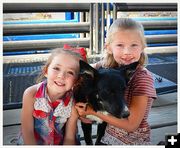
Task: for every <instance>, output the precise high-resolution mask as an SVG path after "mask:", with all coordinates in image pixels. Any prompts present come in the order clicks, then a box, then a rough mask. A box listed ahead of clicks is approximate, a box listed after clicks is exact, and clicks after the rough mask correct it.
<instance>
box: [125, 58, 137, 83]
mask: <svg viewBox="0 0 180 148" xmlns="http://www.w3.org/2000/svg"><path fill="white" fill-rule="evenodd" d="M138 64H139V62H134V63H132V64H129V65H126V70H125V71H126V81H129V80H130V79H131V77H132V76H133V74H134V72H135V70H136V68H137V66H138Z"/></svg>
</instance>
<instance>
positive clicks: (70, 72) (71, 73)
mask: <svg viewBox="0 0 180 148" xmlns="http://www.w3.org/2000/svg"><path fill="white" fill-rule="evenodd" d="M67 73H68V74H70V75H72V76H74V75H75V73H74V72H72V71H68V72H67Z"/></svg>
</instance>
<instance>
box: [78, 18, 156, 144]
mask: <svg viewBox="0 0 180 148" xmlns="http://www.w3.org/2000/svg"><path fill="white" fill-rule="evenodd" d="M105 46H106V56H105V58H104V59H103V60H102V61H100V62H98V63H96V64H94V65H93V66H94V67H95V68H97V69H98V68H100V67H105V68H115V67H118V66H121V65H128V64H131V63H133V62H136V61H138V62H139V65H138V67H137V69H136V71H135V72H134V74H133V77H132V78H131V79H130V81H129V82H128V86H127V88H126V90H125V98H126V102H127V105H128V108H129V111H130V116H129V117H128V118H126V119H119V118H116V117H114V116H112V115H103V114H101V113H99V112H95V111H94V110H92V108H90V107H88V109H87V110H86V111H85V106H86V105H85V104H83V103H77V104H76V106H75V107H76V109H77V110H78V112H79V115H81V116H85V115H87V114H92V115H96V116H97V117H99V118H101V119H102V120H104V121H105V122H107V123H108V125H107V127H106V130H105V134H104V136H103V137H102V139H101V142H102V143H101V144H107V145H145V144H150V126H149V124H148V122H147V118H148V114H149V111H150V109H151V106H152V102H153V100H154V99H155V98H156V91H155V88H154V84H153V78H152V75H151V73H150V72H149V71H148V70H147V69H146V68H145V67H144V64H145V61H146V56H145V53H144V48H145V47H146V41H145V37H144V29H143V26H142V25H141V24H139V23H138V22H136V21H134V20H132V19H130V18H119V19H117V20H116V21H114V22H113V24H112V25H111V27H110V28H109V31H108V35H107V42H106V45H105ZM112 101H113V100H112Z"/></svg>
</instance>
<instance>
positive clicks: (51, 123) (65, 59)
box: [18, 48, 82, 145]
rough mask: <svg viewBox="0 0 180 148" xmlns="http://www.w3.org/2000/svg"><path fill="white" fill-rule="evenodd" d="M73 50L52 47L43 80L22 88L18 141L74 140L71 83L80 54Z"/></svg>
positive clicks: (67, 142) (62, 141) (55, 142)
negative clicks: (23, 90) (20, 131)
mask: <svg viewBox="0 0 180 148" xmlns="http://www.w3.org/2000/svg"><path fill="white" fill-rule="evenodd" d="M74 51H75V52H74ZM74 51H73V49H68V50H67V49H66V50H65V49H61V48H57V49H54V50H53V51H52V54H51V55H50V57H49V58H48V60H47V62H46V64H45V66H44V67H43V70H42V74H41V77H44V78H45V80H43V81H42V82H40V83H38V84H36V85H33V86H30V87H29V88H27V89H26V90H25V92H24V94H23V106H22V112H21V128H22V129H21V130H22V134H21V136H20V138H19V141H18V144H28V145H34V144H36V145H59V144H69V145H72V144H75V135H76V127H77V119H78V114H77V111H76V109H75V107H74V104H73V103H74V102H73V97H72V87H73V85H74V83H75V82H76V79H77V76H78V72H79V59H82V58H81V56H80V54H78V53H77V49H74ZM65 124H66V126H65ZM64 127H65V129H64Z"/></svg>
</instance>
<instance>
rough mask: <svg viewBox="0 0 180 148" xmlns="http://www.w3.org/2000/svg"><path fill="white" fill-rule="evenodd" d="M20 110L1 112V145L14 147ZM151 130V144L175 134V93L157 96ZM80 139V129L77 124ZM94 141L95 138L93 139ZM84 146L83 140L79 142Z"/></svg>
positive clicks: (151, 113) (151, 119)
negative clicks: (167, 135)
mask: <svg viewBox="0 0 180 148" xmlns="http://www.w3.org/2000/svg"><path fill="white" fill-rule="evenodd" d="M19 115H20V109H17V110H6V111H3V145H14V144H15V142H16V136H17V133H18V132H19V129H20V116H19ZM148 120H149V123H150V125H151V128H152V135H151V139H152V144H153V145H156V144H157V143H158V142H159V141H164V140H165V135H166V134H169V133H177V93H170V94H165V95H160V96H158V99H157V100H156V101H154V103H153V108H152V110H151V112H150V116H149V118H148ZM96 128H97V125H96V124H93V130H92V131H93V133H92V135H93V137H95V135H96ZM78 129H79V134H80V137H81V139H83V133H82V129H81V127H80V124H79V123H78ZM93 140H94V141H95V138H94V139H93ZM81 144H82V145H85V142H84V140H82V141H81Z"/></svg>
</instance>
